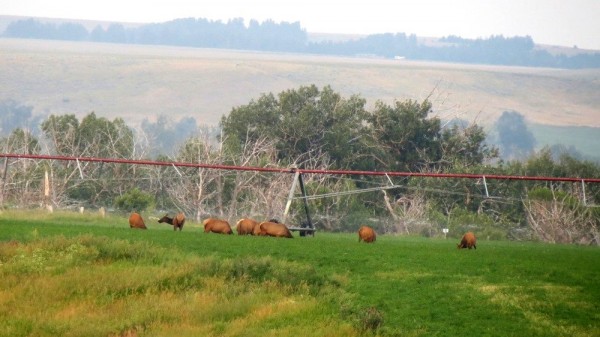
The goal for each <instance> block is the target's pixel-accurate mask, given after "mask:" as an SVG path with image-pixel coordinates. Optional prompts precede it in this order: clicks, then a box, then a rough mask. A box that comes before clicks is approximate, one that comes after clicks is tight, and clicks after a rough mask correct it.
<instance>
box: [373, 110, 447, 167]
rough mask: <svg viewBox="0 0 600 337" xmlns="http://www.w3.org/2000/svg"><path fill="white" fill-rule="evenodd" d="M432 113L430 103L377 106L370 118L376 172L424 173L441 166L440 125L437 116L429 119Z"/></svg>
mask: <svg viewBox="0 0 600 337" xmlns="http://www.w3.org/2000/svg"><path fill="white" fill-rule="evenodd" d="M431 111H432V105H431V102H429V101H428V100H424V101H423V102H421V103H419V102H417V101H414V100H407V101H404V102H400V101H396V102H395V103H394V105H392V106H390V105H387V104H384V103H383V102H381V101H379V102H377V103H376V106H375V111H374V112H373V113H372V114H371V115H370V116H369V119H368V120H369V128H370V132H369V133H370V136H371V137H373V140H374V141H373V144H374V145H375V146H376V148H373V154H374V158H375V162H376V163H377V165H376V167H375V168H376V169H378V170H389V171H421V170H428V169H431V168H434V167H436V165H438V164H439V160H440V159H441V154H442V152H441V150H442V148H441V142H440V140H441V139H440V129H441V124H440V120H439V119H438V118H437V117H433V118H427V117H428V115H429V113H430V112H431Z"/></svg>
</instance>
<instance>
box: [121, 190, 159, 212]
mask: <svg viewBox="0 0 600 337" xmlns="http://www.w3.org/2000/svg"><path fill="white" fill-rule="evenodd" d="M153 204H154V197H153V196H152V195H150V194H148V193H144V192H142V191H141V190H140V189H138V188H133V189H131V190H129V191H127V192H126V193H125V194H123V195H121V196H119V197H117V198H115V206H116V207H117V208H118V209H120V210H122V211H125V212H133V211H136V212H142V211H145V210H146V209H148V208H150V207H152V206H153Z"/></svg>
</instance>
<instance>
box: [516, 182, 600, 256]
mask: <svg viewBox="0 0 600 337" xmlns="http://www.w3.org/2000/svg"><path fill="white" fill-rule="evenodd" d="M523 203H524V205H525V209H526V215H527V222H528V224H529V226H530V227H531V229H532V230H533V232H534V234H535V235H536V236H537V237H538V238H539V239H540V240H542V241H545V242H551V243H580V244H592V243H595V244H598V243H599V242H600V231H599V228H598V223H597V220H596V219H597V218H596V216H595V214H594V213H593V212H592V211H591V210H590V208H587V207H585V206H584V205H582V203H580V202H579V200H578V199H577V198H575V197H574V196H573V195H571V194H569V193H566V192H564V191H554V190H552V189H549V188H541V187H540V188H536V189H533V190H532V191H530V192H529V197H528V199H527V200H525V201H523Z"/></svg>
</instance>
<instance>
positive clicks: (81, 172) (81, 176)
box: [75, 158, 83, 180]
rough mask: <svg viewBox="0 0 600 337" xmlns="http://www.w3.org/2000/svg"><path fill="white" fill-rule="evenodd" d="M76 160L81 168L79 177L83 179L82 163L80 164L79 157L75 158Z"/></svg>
mask: <svg viewBox="0 0 600 337" xmlns="http://www.w3.org/2000/svg"><path fill="white" fill-rule="evenodd" d="M75 161H76V162H77V168H78V169H79V177H80V178H81V180H83V171H81V165H80V164H79V158H75Z"/></svg>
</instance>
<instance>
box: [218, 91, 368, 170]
mask: <svg viewBox="0 0 600 337" xmlns="http://www.w3.org/2000/svg"><path fill="white" fill-rule="evenodd" d="M365 104H366V102H365V100H364V99H361V98H359V97H358V96H352V97H351V98H349V99H344V98H342V97H341V95H340V94H338V93H336V92H334V91H333V90H332V89H331V88H330V87H328V86H326V87H324V88H323V89H322V90H319V89H318V88H317V87H316V86H315V85H311V86H304V87H300V88H299V89H297V90H287V91H284V92H281V93H280V94H279V95H278V96H277V97H275V96H274V95H273V94H263V95H262V96H261V97H260V98H259V99H258V100H256V101H254V100H253V101H251V102H250V103H249V104H248V105H246V106H241V107H238V108H235V109H233V110H232V111H231V112H230V114H229V115H227V116H224V117H223V118H222V119H221V127H222V128H223V134H224V136H225V139H224V142H225V145H226V148H227V149H229V151H231V152H232V153H235V152H236V151H238V152H239V151H241V149H242V148H243V146H244V145H245V144H247V143H255V142H257V141H258V140H260V139H261V138H269V139H273V140H274V141H275V147H276V149H277V158H278V159H280V160H283V161H285V162H288V163H293V162H302V161H305V160H308V159H310V158H318V157H320V156H322V155H324V154H326V155H327V157H328V158H329V159H330V160H331V161H333V163H335V165H336V167H351V166H350V165H352V161H351V160H350V159H353V160H354V161H356V160H360V156H363V155H364V151H362V150H361V140H360V139H361V137H362V136H364V127H363V122H364V120H365V116H366V112H365V110H364V106H365Z"/></svg>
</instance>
